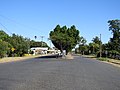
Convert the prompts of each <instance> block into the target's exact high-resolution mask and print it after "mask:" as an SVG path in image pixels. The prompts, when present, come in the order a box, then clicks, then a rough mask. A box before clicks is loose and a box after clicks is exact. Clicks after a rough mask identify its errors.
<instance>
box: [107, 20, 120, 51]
mask: <svg viewBox="0 0 120 90" xmlns="http://www.w3.org/2000/svg"><path fill="white" fill-rule="evenodd" d="M108 23H109V30H110V31H112V34H113V37H112V38H110V42H109V44H110V45H111V47H112V48H111V49H112V50H116V51H118V52H120V20H117V19H116V20H109V21H108Z"/></svg>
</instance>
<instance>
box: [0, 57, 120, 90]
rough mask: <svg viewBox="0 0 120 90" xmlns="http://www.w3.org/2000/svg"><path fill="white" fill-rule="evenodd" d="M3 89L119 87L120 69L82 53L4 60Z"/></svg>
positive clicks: (94, 89) (107, 89)
mask: <svg viewBox="0 0 120 90" xmlns="http://www.w3.org/2000/svg"><path fill="white" fill-rule="evenodd" d="M0 90H120V68H118V67H115V66H112V65H110V64H106V63H103V62H100V61H97V60H91V59H87V58H83V57H80V56H75V58H74V60H61V59H56V58H49V59H48V58H35V59H30V60H26V61H19V62H12V63H5V64H0Z"/></svg>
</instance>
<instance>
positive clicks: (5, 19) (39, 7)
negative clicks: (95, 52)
mask: <svg viewBox="0 0 120 90" xmlns="http://www.w3.org/2000/svg"><path fill="white" fill-rule="evenodd" d="M119 4H120V0H0V23H1V24H2V25H1V24H0V29H3V30H4V31H5V32H7V33H8V34H11V33H16V34H18V35H22V36H24V37H28V38H31V39H34V36H35V35H36V36H37V37H38V38H37V40H41V38H40V36H44V39H43V40H44V41H45V42H48V40H47V38H48V37H49V32H50V31H51V30H53V29H54V28H55V26H56V25H57V24H60V25H61V26H64V25H66V26H67V27H70V26H72V25H75V26H76V28H77V29H78V30H80V36H83V37H84V38H86V39H87V41H88V43H89V42H91V40H92V39H93V37H95V36H99V35H100V34H101V35H102V42H103V43H106V42H108V40H109V38H110V37H111V36H112V34H111V32H110V31H109V27H108V23H107V22H108V20H112V19H120V5H119Z"/></svg>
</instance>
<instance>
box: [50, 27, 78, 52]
mask: <svg viewBox="0 0 120 90" xmlns="http://www.w3.org/2000/svg"><path fill="white" fill-rule="evenodd" d="M50 39H51V41H52V43H53V44H54V46H55V47H56V48H58V49H59V50H61V52H63V50H66V52H67V53H68V52H70V51H71V50H72V49H73V48H74V47H75V46H76V45H77V44H78V42H79V40H80V37H79V30H77V29H76V27H75V26H74V25H73V26H71V27H70V28H67V27H66V26H63V27H60V25H57V26H56V27H55V29H54V30H53V31H51V32H50Z"/></svg>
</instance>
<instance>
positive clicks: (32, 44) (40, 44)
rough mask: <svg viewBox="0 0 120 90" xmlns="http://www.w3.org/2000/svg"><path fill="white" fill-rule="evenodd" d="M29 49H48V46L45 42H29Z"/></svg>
mask: <svg viewBox="0 0 120 90" xmlns="http://www.w3.org/2000/svg"><path fill="white" fill-rule="evenodd" d="M30 47H31V48H32V47H48V45H47V44H46V43H45V42H38V41H34V40H31V41H30Z"/></svg>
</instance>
